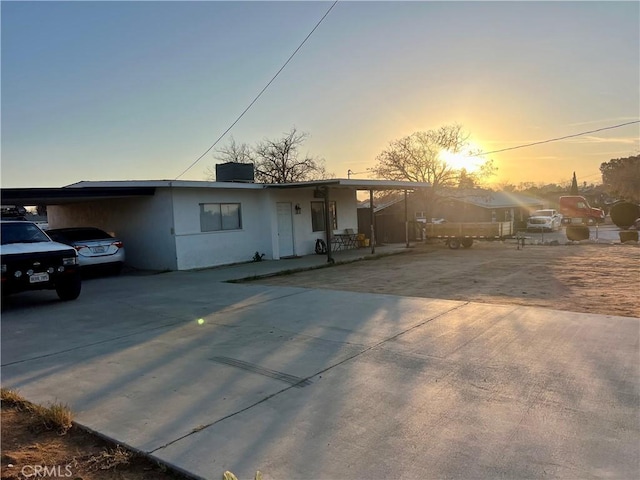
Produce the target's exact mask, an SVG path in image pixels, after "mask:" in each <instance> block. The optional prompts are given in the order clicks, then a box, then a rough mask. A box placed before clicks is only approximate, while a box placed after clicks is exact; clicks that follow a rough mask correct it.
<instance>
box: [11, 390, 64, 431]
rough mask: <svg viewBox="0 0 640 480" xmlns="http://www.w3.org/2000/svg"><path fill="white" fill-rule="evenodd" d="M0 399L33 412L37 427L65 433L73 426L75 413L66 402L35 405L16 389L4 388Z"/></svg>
mask: <svg viewBox="0 0 640 480" xmlns="http://www.w3.org/2000/svg"><path fill="white" fill-rule="evenodd" d="M0 399H1V400H2V402H3V403H4V404H5V405H7V406H11V407H14V408H16V409H18V410H23V411H27V412H29V413H30V414H31V418H32V419H33V422H34V427H35V428H43V429H44V430H54V431H56V432H58V433H59V434H60V435H64V434H65V433H67V431H69V429H70V428H71V427H72V426H73V413H72V412H71V409H70V408H69V406H68V405H67V404H65V403H59V402H55V403H52V404H50V405H49V406H48V407H43V406H41V405H35V404H33V403H31V402H29V401H27V400H25V399H24V397H22V396H21V395H20V394H19V393H18V392H17V391H16V390H11V389H7V388H2V389H1V391H0Z"/></svg>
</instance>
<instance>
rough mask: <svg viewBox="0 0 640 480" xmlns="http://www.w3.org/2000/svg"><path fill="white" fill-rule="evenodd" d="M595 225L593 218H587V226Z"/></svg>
mask: <svg viewBox="0 0 640 480" xmlns="http://www.w3.org/2000/svg"><path fill="white" fill-rule="evenodd" d="M595 224H596V219H595V218H593V217H589V218H587V225H595Z"/></svg>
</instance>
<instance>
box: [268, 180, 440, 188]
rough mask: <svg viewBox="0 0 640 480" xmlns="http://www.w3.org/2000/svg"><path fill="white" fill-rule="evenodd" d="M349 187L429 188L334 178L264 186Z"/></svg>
mask: <svg viewBox="0 0 640 480" xmlns="http://www.w3.org/2000/svg"><path fill="white" fill-rule="evenodd" d="M321 187H331V188H349V189H353V190H418V189H423V188H430V187H431V184H430V183H425V182H405V181H399V180H355V179H354V180H352V179H345V178H334V179H329V180H313V181H310V182H298V183H277V184H276V183H274V184H266V185H265V188H321Z"/></svg>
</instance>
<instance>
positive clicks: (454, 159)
mask: <svg viewBox="0 0 640 480" xmlns="http://www.w3.org/2000/svg"><path fill="white" fill-rule="evenodd" d="M471 151H477V152H479V151H482V150H481V149H480V148H477V146H476V145H472V146H471V148H469V149H466V150H465V151H464V152H457V153H454V152H450V151H449V150H441V151H440V159H441V160H442V161H444V162H445V163H446V164H447V165H449V166H451V167H452V168H455V169H456V170H458V169H462V168H464V169H465V170H466V171H467V172H469V173H471V172H475V171H477V170H478V169H479V168H480V165H482V163H483V162H484V161H483V159H482V157H476V156H473V155H472V154H471Z"/></svg>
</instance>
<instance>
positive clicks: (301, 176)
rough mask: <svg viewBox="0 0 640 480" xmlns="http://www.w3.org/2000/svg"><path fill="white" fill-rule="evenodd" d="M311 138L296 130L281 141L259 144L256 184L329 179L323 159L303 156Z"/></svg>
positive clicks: (256, 157)
mask: <svg viewBox="0 0 640 480" xmlns="http://www.w3.org/2000/svg"><path fill="white" fill-rule="evenodd" d="M308 137H309V135H308V134H307V133H305V132H298V131H297V130H296V128H295V127H294V128H292V129H291V131H290V132H289V133H286V134H284V137H282V138H279V139H275V140H270V139H265V140H263V141H262V142H260V143H259V144H258V145H257V146H256V148H255V166H256V181H258V182H260V183H293V182H304V181H307V180H317V179H322V178H327V173H326V170H325V167H324V160H323V159H320V158H315V157H311V156H309V155H302V154H301V153H300V147H301V146H302V144H303V143H304V141H305V140H306V139H307V138H308Z"/></svg>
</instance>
